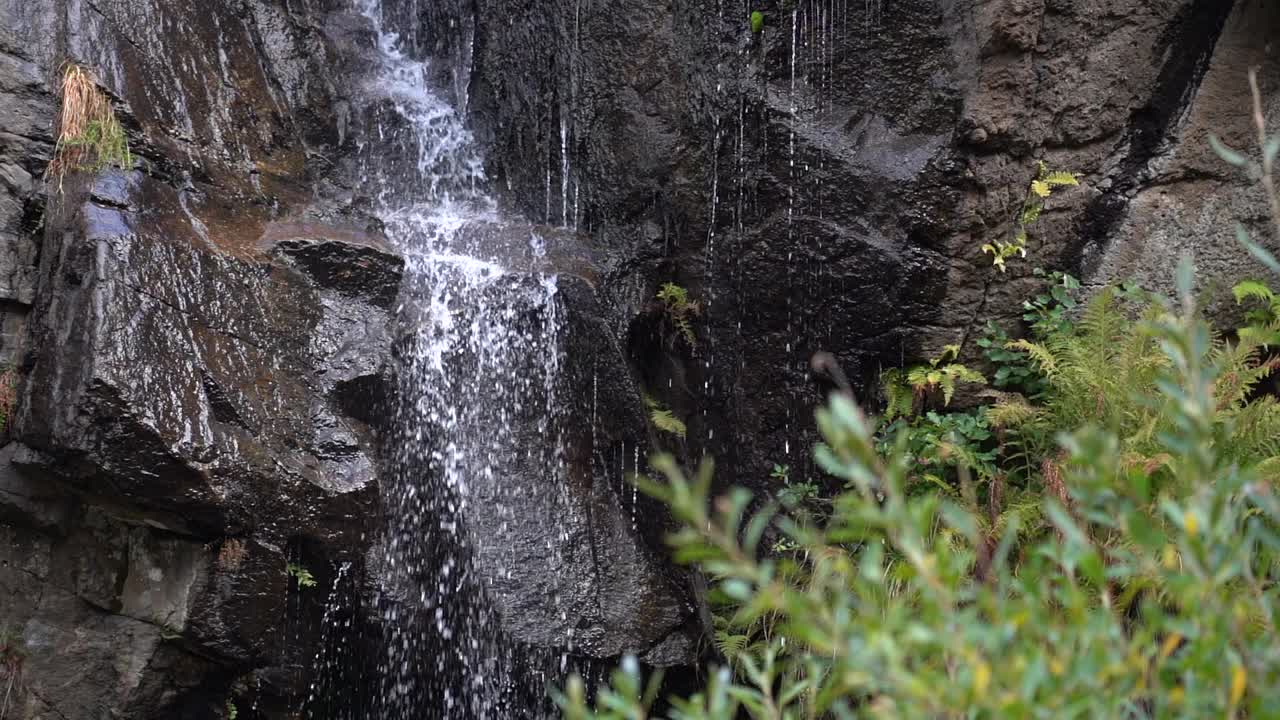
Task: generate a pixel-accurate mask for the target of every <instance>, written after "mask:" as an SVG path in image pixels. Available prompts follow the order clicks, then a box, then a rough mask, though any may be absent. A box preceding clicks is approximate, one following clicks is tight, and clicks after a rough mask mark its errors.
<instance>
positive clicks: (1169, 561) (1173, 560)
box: [1162, 545, 1178, 570]
mask: <svg viewBox="0 0 1280 720" xmlns="http://www.w3.org/2000/svg"><path fill="white" fill-rule="evenodd" d="M1163 555H1164V557H1163V558H1162V560H1163V561H1164V566H1165V568H1167V569H1169V570H1173V569H1175V568H1177V567H1178V551H1177V549H1176V548H1174V547H1173V546H1172V545H1165V546H1164V551H1163Z"/></svg>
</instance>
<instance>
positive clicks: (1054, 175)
mask: <svg viewBox="0 0 1280 720" xmlns="http://www.w3.org/2000/svg"><path fill="white" fill-rule="evenodd" d="M1041 180H1042V181H1043V182H1044V183H1045V184H1046V185H1048V186H1050V187H1075V186H1077V185H1079V184H1080V178H1078V177H1076V175H1075V174H1074V173H1069V172H1065V171H1062V170H1055V171H1053V172H1050V173H1046V174H1044V175H1042V176H1041Z"/></svg>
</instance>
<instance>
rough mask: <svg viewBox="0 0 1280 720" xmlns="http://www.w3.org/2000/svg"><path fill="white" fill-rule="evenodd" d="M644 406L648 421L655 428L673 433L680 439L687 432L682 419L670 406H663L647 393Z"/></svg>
mask: <svg viewBox="0 0 1280 720" xmlns="http://www.w3.org/2000/svg"><path fill="white" fill-rule="evenodd" d="M644 406H645V408H646V409H647V410H648V411H649V422H651V423H653V426H654V427H655V428H657V429H658V430H659V431H661V432H664V433H668V434H670V435H675V436H676V437H678V438H680V439H681V440H683V439H684V437H685V433H686V432H687V430H686V428H685V424H684V421H683V420H681V419H680V418H678V417H676V416H675V414H673V413H672V412H671V410H670V408H665V407H663V406H662V405H661V404H660V403H659V402H658V401H657V400H654V399H653V398H651V397H649V396H648V395H645V396H644Z"/></svg>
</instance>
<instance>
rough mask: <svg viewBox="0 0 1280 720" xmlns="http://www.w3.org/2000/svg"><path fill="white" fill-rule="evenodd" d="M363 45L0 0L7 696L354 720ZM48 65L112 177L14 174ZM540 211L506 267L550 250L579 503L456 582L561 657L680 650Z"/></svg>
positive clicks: (618, 359)
mask: <svg viewBox="0 0 1280 720" xmlns="http://www.w3.org/2000/svg"><path fill="white" fill-rule="evenodd" d="M386 5H387V8H386V9H387V11H388V12H389V13H393V14H394V13H400V14H403V13H406V12H408V8H407V7H403V8H402V7H398V6H397V5H396V4H394V3H391V2H388V3H387V4H386ZM374 41H375V38H374V36H373V34H372V33H371V31H370V28H369V26H368V23H367V22H366V19H365V18H363V17H362V16H361V15H360V14H359V13H356V12H355V11H354V9H353V8H352V7H351V6H350V5H349V4H348V3H346V2H338V1H336V0H335V1H334V2H327V1H323V0H313V1H311V2H304V3H290V4H287V5H281V4H279V3H276V2H273V1H271V0H262V1H258V0H248V1H244V2H242V1H240V0H231V1H229V2H227V3H220V4H215V5H214V6H213V7H208V6H199V5H195V4H190V3H176V4H175V3H171V2H154V3H142V4H138V3H136V2H123V1H121V2H114V1H112V0H108V1H107V2H98V3H90V4H80V3H62V2H56V1H54V0H48V1H47V2H38V3H27V2H17V1H16V0H15V1H14V2H0V181H2V182H3V190H0V316H2V317H3V318H4V326H3V327H4V331H3V335H2V339H0V363H2V364H3V367H0V371H3V372H0V386H3V388H0V404H4V412H5V422H4V430H3V436H4V440H5V445H4V446H3V450H2V451H0V535H2V536H3V537H4V539H5V543H4V545H3V546H0V547H2V548H3V550H0V675H3V677H2V678H0V682H3V683H4V684H5V685H6V686H8V684H9V682H10V681H12V683H13V692H12V693H9V694H7V695H6V696H5V697H4V698H3V699H0V703H3V704H0V714H2V715H4V716H5V717H15V718H47V717H57V718H65V719H76V718H99V717H103V716H107V715H110V716H112V717H128V718H177V717H189V718H210V717H229V716H232V715H234V716H236V717H240V718H246V717H296V716H297V713H299V712H302V711H303V709H304V708H305V709H306V710H307V711H308V712H311V713H313V716H315V717H337V716H338V714H339V713H352V712H354V713H356V715H355V716H376V714H377V711H376V708H377V707H378V706H379V698H378V697H376V696H377V695H378V693H379V692H380V689H379V688H380V682H381V680H380V678H379V676H378V670H379V666H380V664H381V663H382V662H384V658H385V653H384V652H383V651H382V650H381V649H380V648H379V643H380V642H382V640H383V637H384V631H385V630H386V629H385V628H383V627H380V626H381V625H382V618H381V616H380V614H379V611H380V610H382V611H385V610H386V608H387V607H388V605H389V602H390V601H388V599H387V598H388V596H389V595H392V594H393V593H392V592H390V591H389V590H388V588H387V586H386V579H387V575H386V574H385V572H384V571H385V570H386V567H385V565H386V561H387V558H386V557H385V556H384V555H383V551H382V550H381V542H382V534H383V531H384V529H385V523H384V518H383V515H384V512H383V511H384V501H385V500H386V497H385V495H384V490H385V488H386V484H387V479H388V477H389V473H390V472H392V471H391V469H390V468H389V463H390V462H391V457H392V455H391V454H390V453H389V452H388V448H387V447H386V443H387V442H388V441H391V442H394V441H395V439H396V438H397V437H398V436H399V435H398V434H397V433H398V432H400V431H401V430H403V428H396V427H394V423H395V422H396V420H397V418H396V417H395V408H396V407H397V399H396V397H395V395H396V393H397V387H398V385H397V378H396V375H397V373H398V366H397V358H396V347H397V342H398V335H403V334H405V333H413V332H415V331H416V330H417V329H416V328H411V327H405V325H404V323H403V318H401V317H399V316H398V308H399V307H400V302H401V298H400V292H401V285H402V279H403V277H404V261H403V259H402V258H401V257H400V256H398V255H397V253H396V252H395V251H393V250H392V249H391V248H390V246H389V245H388V244H387V242H386V241H385V239H384V238H383V237H382V230H383V228H382V227H381V225H380V224H379V223H378V222H376V221H374V220H371V219H370V215H368V214H367V212H368V209H369V208H370V207H372V206H373V204H374V201H373V199H372V198H370V197H368V193H369V190H368V188H367V187H364V186H362V185H361V183H359V182H356V181H355V179H356V178H360V177H361V176H362V168H361V167H360V162H361V161H362V160H361V158H362V157H365V156H362V155H361V153H360V151H359V149H360V148H361V147H362V146H364V145H367V144H368V143H370V142H372V141H373V139H372V138H371V132H372V131H371V130H370V129H369V126H368V124H367V120H368V118H369V117H370V115H371V114H373V115H376V114H377V112H378V108H376V107H375V108H373V109H372V111H371V112H365V111H366V110H369V108H368V107H366V105H367V104H368V102H369V101H368V98H367V97H366V95H367V94H366V93H365V86H366V84H367V83H368V82H370V80H371V78H370V73H369V72H368V71H369V68H370V61H369V58H368V56H369V53H370V50H371V48H372V44H373V42H374ZM418 42H419V40H418V39H417V38H414V37H407V38H406V43H407V44H408V45H416V44H417V43H418ZM421 42H422V43H426V42H427V39H426V37H425V35H424V37H423V39H422V41H421ZM424 47H425V45H424ZM423 51H425V49H424V50H423ZM64 60H71V61H74V62H76V63H79V64H82V65H84V66H87V67H89V68H91V69H92V70H93V71H94V73H95V75H96V78H97V81H98V82H99V84H100V86H101V87H102V89H103V90H104V91H105V92H106V93H108V94H109V96H110V97H111V100H112V103H113V105H114V107H115V110H116V112H117V114H118V115H119V117H120V119H121V122H122V124H123V125H124V126H125V129H126V132H127V134H128V137H129V141H130V145H131V147H132V149H133V151H134V153H135V155H136V156H137V157H138V159H139V161H138V163H137V164H136V166H135V167H134V168H132V169H130V170H127V171H126V170H121V169H107V170H104V171H101V172H96V173H90V172H77V173H72V174H69V175H68V176H66V177H65V178H63V179H61V182H60V183H59V182H58V181H56V180H54V181H50V182H49V183H47V184H46V183H45V182H44V181H43V179H42V174H43V172H44V168H45V166H46V165H47V164H48V162H49V160H50V158H51V156H52V155H53V152H54V140H53V137H52V130H51V128H52V124H53V117H54V114H55V111H56V109H57V105H58V98H57V87H58V85H57V83H58V75H59V68H60V67H61V65H62V63H63V62H64ZM399 137H400V140H402V139H404V137H406V136H405V135H404V134H403V133H402V134H401V135H400V136H399ZM400 140H396V142H399V141H400ZM406 157H407V156H406ZM401 161H402V162H411V160H405V158H401ZM394 171H395V168H392V170H390V171H388V172H389V173H390V172H394ZM529 232H530V228H529V226H527V225H516V226H513V228H512V229H511V230H510V232H509V233H508V234H510V233H517V234H518V233H524V236H523V241H524V242H525V244H526V245H527V239H528V233H529ZM550 234H555V233H554V232H553V231H552V232H550ZM561 235H562V236H563V238H562V242H560V244H559V245H557V246H556V247H554V248H552V249H551V252H550V253H549V254H547V255H546V256H545V257H539V258H538V259H537V263H540V265H538V266H537V267H535V268H534V269H535V270H537V271H539V272H543V271H545V270H547V269H554V270H557V271H563V272H566V273H568V274H566V276H565V279H564V281H563V287H564V291H563V293H562V294H561V296H560V298H561V300H560V304H561V306H560V307H559V309H558V310H557V312H561V313H563V315H564V321H565V333H564V334H563V335H562V337H561V338H560V342H561V343H562V344H563V347H561V348H559V351H560V352H562V353H564V354H565V355H566V356H567V357H568V358H570V361H568V362H565V363H563V367H564V374H563V376H562V377H561V379H560V381H559V383H560V385H562V386H563V393H561V395H562V396H563V398H565V409H569V408H572V410H573V413H575V414H576V415H575V416H576V417H581V416H582V414H584V413H589V412H591V411H592V410H594V409H597V408H598V409H599V411H600V412H601V413H602V415H603V418H602V420H601V422H600V423H598V424H597V425H596V426H594V427H593V426H586V425H582V424H580V423H569V422H566V423H565V429H564V430H563V431H562V432H561V437H563V438H564V446H563V448H561V449H560V451H562V452H563V453H564V457H565V465H566V468H567V469H566V473H565V476H566V477H568V478H569V480H570V485H571V487H568V488H545V489H543V492H544V494H545V493H546V492H559V493H562V494H564V495H565V496H566V497H568V498H570V502H571V504H572V505H573V507H574V508H575V512H576V513H577V514H576V515H575V517H578V518H579V519H581V520H582V521H583V522H582V523H579V524H577V525H574V526H573V527H572V528H571V531H570V532H568V533H567V534H566V535H565V536H564V537H556V538H554V542H555V543H560V544H562V545H563V548H561V550H559V551H557V552H556V553H554V555H555V557H556V558H557V562H559V563H560V564H559V565H555V566H554V567H552V565H553V564H550V563H549V562H548V557H547V556H545V555H541V554H540V553H541V552H547V551H546V548H548V547H549V546H550V543H552V541H553V539H552V537H551V533H552V530H551V528H550V527H549V526H547V525H545V524H540V523H539V522H538V521H537V519H536V518H534V517H532V516H530V517H515V518H513V519H511V521H510V522H504V524H503V526H502V528H501V529H499V528H497V527H496V526H495V527H492V528H482V529H489V530H493V532H492V533H491V534H490V539H491V540H492V541H493V543H492V549H493V550H494V552H496V553H498V554H503V553H506V555H507V556H510V555H511V554H512V553H516V554H518V555H519V557H518V560H519V562H518V563H517V564H516V565H515V566H514V567H513V568H511V571H510V572H505V573H503V574H502V575H501V576H500V575H499V574H498V571H497V567H496V565H495V564H494V563H491V562H488V561H487V560H486V558H485V557H484V552H481V555H482V557H481V558H480V560H479V562H478V567H480V568H481V569H482V571H483V573H485V574H486V575H485V577H482V578H481V579H480V581H481V585H482V586H483V587H484V588H485V589H484V592H486V593H488V595H489V599H490V601H491V602H493V603H494V604H495V606H496V611H497V616H498V618H499V619H500V621H501V625H502V626H503V627H504V629H505V631H506V632H507V633H509V634H510V635H511V636H512V637H513V638H514V639H515V640H516V641H517V642H518V643H521V644H523V645H526V646H530V647H532V648H535V649H537V650H538V651H539V652H545V653H549V654H552V655H555V659H556V661H557V662H558V661H559V655H558V653H559V652H561V651H563V650H565V649H571V650H572V652H573V653H574V654H575V655H577V656H580V657H583V658H585V660H583V661H582V662H590V659H592V658H600V659H604V658H616V657H617V656H618V655H619V654H621V653H624V652H630V653H639V654H642V655H643V656H644V658H645V660H646V661H648V662H651V663H654V664H658V665H674V664H687V663H689V662H690V661H691V659H692V657H693V644H694V642H695V636H696V631H695V630H694V629H693V627H692V625H691V622H690V618H691V617H692V606H691V604H690V602H689V599H688V598H687V597H686V593H685V591H684V588H683V585H682V578H681V577H680V576H678V575H673V574H672V573H671V571H670V568H669V566H668V564H667V563H666V562H665V560H664V559H663V558H662V557H661V555H659V554H657V553H655V552H654V551H653V550H652V549H651V548H650V547H649V546H648V545H646V544H645V543H644V542H641V541H640V540H639V539H638V535H639V533H638V532H637V530H636V527H635V526H634V522H633V520H632V518H633V517H635V510H634V507H633V506H634V500H631V501H627V500H625V499H624V498H623V496H622V488H623V485H624V478H623V472H624V467H623V466H624V464H626V463H624V462H623V460H624V459H626V458H624V457H623V456H624V455H626V456H627V457H630V456H631V455H632V454H635V455H636V456H638V452H639V451H638V450H637V446H638V445H639V444H640V443H641V442H644V439H645V438H646V437H647V435H648V434H649V432H650V430H649V429H648V427H647V423H646V421H645V418H644V414H643V410H642V408H641V403H640V396H639V394H638V392H637V391H636V388H635V385H634V382H633V381H632V379H631V376H630V374H629V372H628V369H627V365H626V362H625V359H624V357H623V353H622V351H621V349H620V348H621V346H620V344H619V342H618V338H619V337H620V335H619V333H618V329H619V327H621V325H622V322H623V321H622V320H620V319H619V318H618V316H616V315H614V314H613V313H612V311H611V310H608V309H606V308H603V307H601V305H600V303H599V302H598V299H597V290H596V289H595V288H593V286H592V283H595V282H597V281H598V280H599V277H598V274H596V273H595V271H594V269H593V268H594V263H593V261H591V260H590V259H589V258H587V257H585V255H584V254H583V253H582V252H579V251H577V250H575V249H574V246H575V245H578V244H580V241H579V239H578V238H577V237H576V236H573V235H572V234H569V233H561ZM560 245H563V249H561V248H560ZM15 378H16V381H15ZM593 386H594V387H598V388H601V389H602V391H603V392H604V393H605V395H604V397H603V399H601V400H599V402H598V404H596V400H597V399H596V397H595V396H593V395H592V394H589V393H588V392H586V390H585V388H588V387H593ZM5 390H7V391H8V392H9V393H10V394H16V399H14V400H5V395H4V391H5ZM535 428H536V423H531V424H530V425H529V427H528V428H527V430H528V432H527V437H524V440H525V441H526V442H527V443H529V444H530V445H531V446H533V445H537V444H539V443H542V444H545V443H546V440H545V438H544V437H541V436H539V435H538V434H537V432H536V429H535ZM521 432H524V430H522V431H521ZM522 437H523V436H522ZM544 451H545V452H548V453H554V452H556V449H555V448H544ZM627 462H629V463H630V465H629V467H630V469H631V470H634V469H635V467H634V461H633V460H628V461H627ZM526 474H527V475H529V476H528V477H522V478H520V479H518V482H528V483H532V484H535V485H536V484H537V483H539V482H541V483H544V484H545V483H546V479H545V478H542V477H539V476H537V475H536V474H535V473H526ZM513 482H514V481H513ZM536 494H537V493H533V495H536ZM481 500H482V499H481ZM481 504H483V503H481ZM477 523H478V524H480V525H483V520H478V521H477ZM646 529H647V530H648V531H650V532H656V531H657V529H658V527H657V526H656V525H655V526H651V527H648V528H646ZM500 543H505V544H506V546H505V547H498V545H499V544H500ZM509 559H510V558H509V557H506V558H505V559H504V560H503V562H506V563H507V564H509V562H508V561H509ZM549 571H550V572H554V573H556V574H557V575H558V577H559V580H560V583H559V587H560V588H561V589H562V594H561V595H560V596H558V597H556V598H554V599H553V598H551V597H547V596H544V593H543V591H544V590H545V589H546V587H545V586H546V582H547V580H548V578H549V577H550V574H549ZM311 583H314V584H311ZM517 662H519V661H518V660H517ZM544 682H545V676H543V675H542V674H541V671H540V669H539V668H532V667H531V668H530V674H529V678H528V679H527V683H528V685H529V687H528V688H527V690H530V691H531V692H534V693H535V694H536V695H537V696H541V695H542V691H543V683H544ZM370 713H372V714H370Z"/></svg>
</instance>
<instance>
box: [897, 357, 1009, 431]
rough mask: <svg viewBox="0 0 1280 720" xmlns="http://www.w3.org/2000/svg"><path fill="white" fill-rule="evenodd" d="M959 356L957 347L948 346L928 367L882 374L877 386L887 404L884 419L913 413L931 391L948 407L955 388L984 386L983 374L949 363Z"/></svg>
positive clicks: (923, 366)
mask: <svg viewBox="0 0 1280 720" xmlns="http://www.w3.org/2000/svg"><path fill="white" fill-rule="evenodd" d="M959 354H960V346H959V345H947V346H945V347H944V348H943V349H942V354H941V355H939V356H938V357H935V358H933V359H932V360H930V361H929V364H928V365H916V366H913V367H910V368H907V369H905V370H900V369H897V368H894V369H891V370H886V371H885V372H883V373H881V374H880V384H881V387H882V388H883V390H884V395H885V401H886V407H885V418H886V419H888V420H892V419H894V418H895V417H905V416H908V415H912V414H914V413H915V411H916V406H917V404H918V403H922V402H923V400H924V399H925V398H927V397H928V396H929V395H930V394H931V393H934V392H938V391H941V392H942V405H943V407H947V406H949V405H950V404H951V399H952V397H954V396H955V392H956V387H957V386H958V385H960V384H962V383H964V384H971V385H985V384H986V383H987V379H986V377H985V376H983V374H982V373H980V372H978V371H976V370H973V369H970V368H969V367H967V366H965V365H962V364H960V363H954V362H948V361H949V360H954V359H955V357H956V356H957V355H959Z"/></svg>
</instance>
